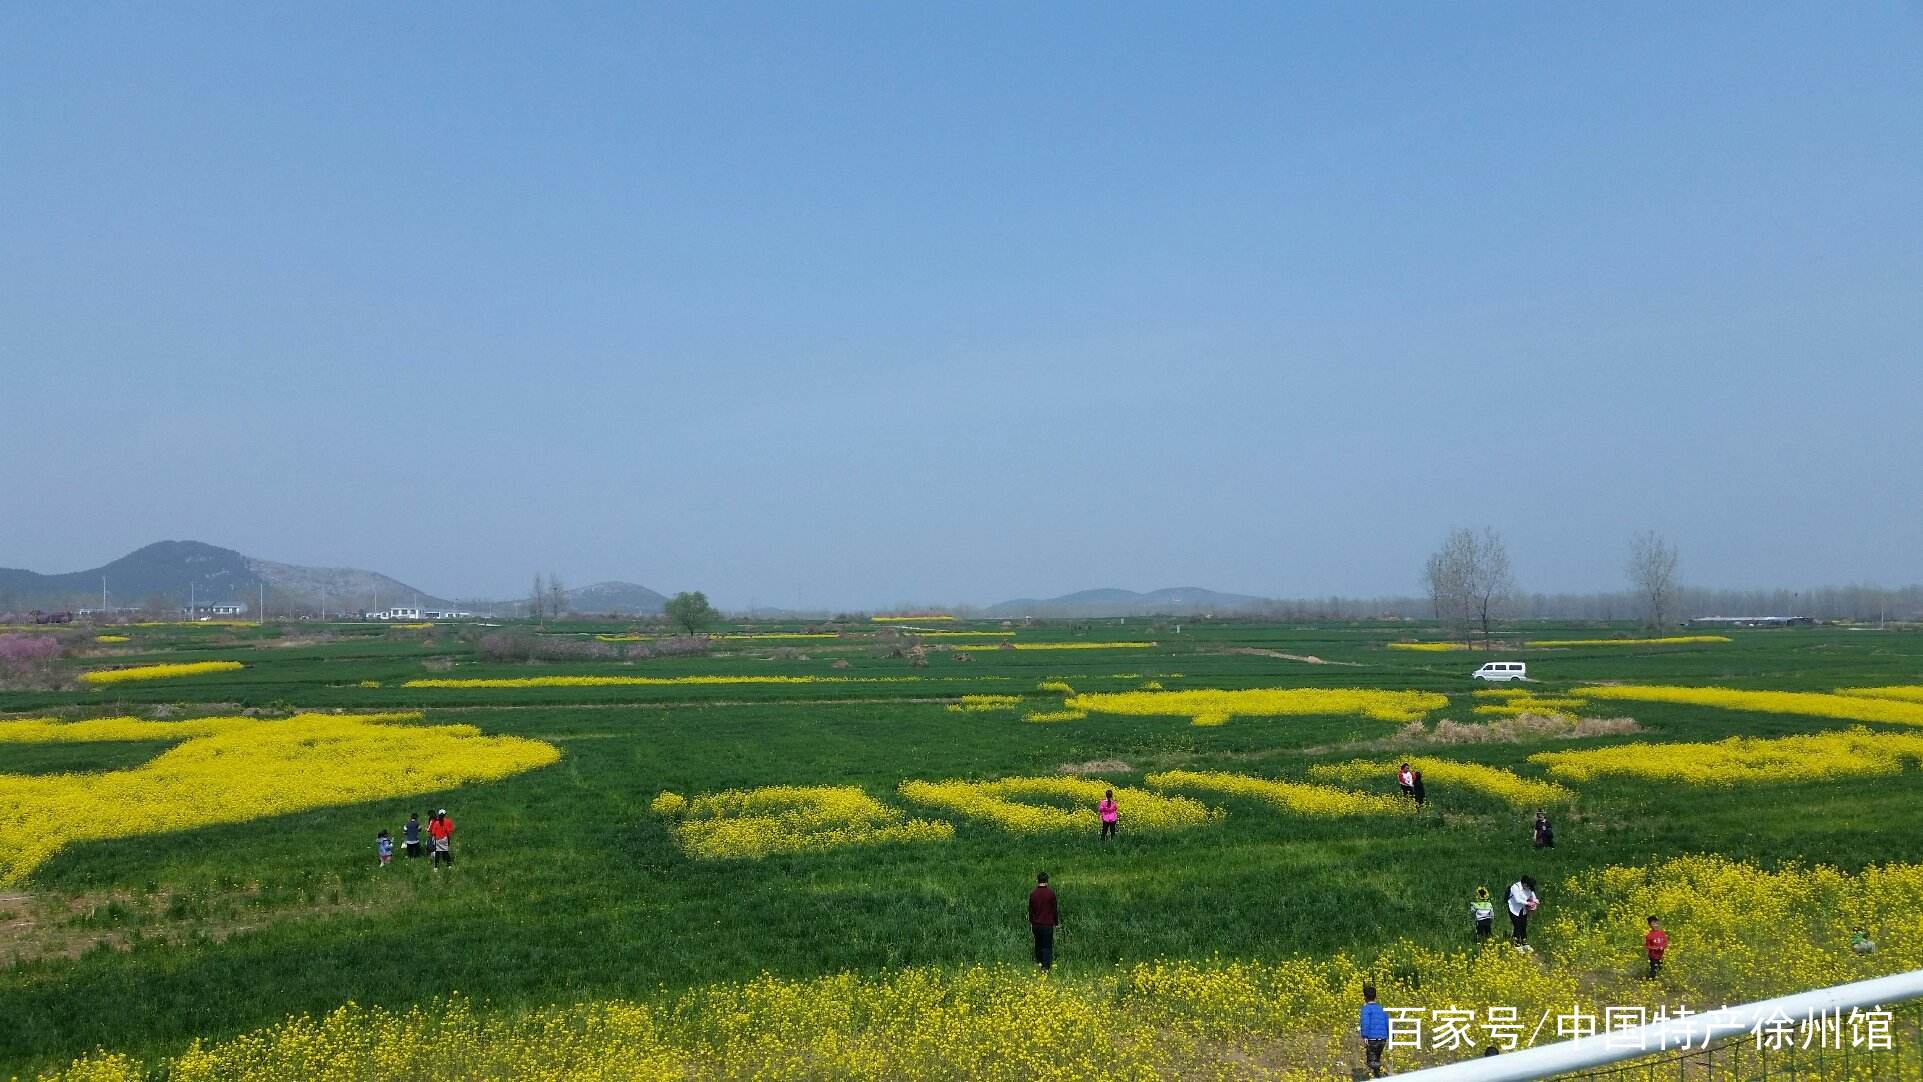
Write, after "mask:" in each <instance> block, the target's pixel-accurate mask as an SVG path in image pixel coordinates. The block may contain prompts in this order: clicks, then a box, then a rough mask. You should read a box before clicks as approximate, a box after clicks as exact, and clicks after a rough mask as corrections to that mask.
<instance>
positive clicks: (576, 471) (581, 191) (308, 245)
mask: <svg viewBox="0 0 1923 1082" xmlns="http://www.w3.org/2000/svg"><path fill="white" fill-rule="evenodd" d="M1920 11H1923V9H1919V8H1917V7H1916V6H1915V5H1907V6H1897V5H1892V6H1870V5H1858V6H1845V7H1842V8H1797V7H1784V8H1757V7H1754V6H1742V5H1727V6H1712V7H1696V8H1688V9H1682V10H1672V9H1667V8H1662V7H1656V6H1648V7H1636V8H1611V9H1584V8H1574V7H1567V8H1544V7H1535V6H1526V5H1512V6H1495V7H1485V8H1470V9H1456V10H1436V11H1416V10H1394V9H1356V8H1347V7H1343V8H1337V7H1328V8H1293V9H1254V10H1240V11H1215V10H1201V11H1196V10H1173V9H1169V10H1164V9H1149V10H1143V9H1116V8H1114V7H1110V6H1097V5H1068V6H1061V7H1054V8H1048V9H1043V10H1032V9H1027V8H1023V7H1019V6H1013V5H1008V6H996V7H989V8H984V9H968V10H954V11H944V10H910V9H900V10H883V11H879V12H876V11H868V10H862V9H857V8H852V7H839V6H825V7H810V8H802V9H784V8H761V7H750V6H730V5H699V6H665V7H660V8H650V9H646V10H632V9H628V8H624V7H614V6H609V7H585V6H583V7H572V8H566V9H554V10H541V11H528V12H519V11H511V10H502V9H479V10H474V11H462V12H459V13H455V14H454V15H453V16H452V17H450V14H449V13H447V12H444V11H439V10H430V9H379V10H363V11H360V12H358V13H357V15H356V17H355V18H353V19H342V18H339V12H338V11H327V10H310V9H300V8H292V7H280V6H271V5H270V6H265V7H256V8H246V9H233V8H223V7H212V6H210V7H204V8H198V9H182V8H168V9H159V8H147V7H140V6H133V5H105V4H103V5H97V6H88V7H47V6H28V5H20V6H15V7H12V8H8V9H5V10H0V131H4V132H6V133H7V134H6V138H4V139H0V238H3V240H0V244H4V249H0V250H4V251H5V252H6V255H7V258H5V259H0V401H4V403H5V406H6V409H5V416H6V418H7V420H8V422H9V427H10V428H11V429H12V433H13V438H12V439H11V440H10V442H9V453H8V454H7V455H5V456H0V492H5V493H6V494H7V497H8V501H7V504H8V507H7V514H6V516H5V518H4V524H3V525H0V565H4V566H10V567H21V568H27V569H30V570H34V571H39V572H43V573H58V572H66V571H74V570H81V569H85V568H89V567H94V566H98V565H100V564H103V563H106V562H108V561H111V560H113V559H115V558H117V557H119V556H122V555H125V554H126V553H127V552H129V551H132V550H133V549H135V548H138V547H140V546H141V545H145V544H148V543H150V542H153V541H157V540H162V539H170V538H171V539H194V540H201V541H205V542H208V543H210V544H215V545H221V546H223V547H230V548H234V549H237V550H239V551H241V552H243V553H246V554H247V555H249V556H254V557H257V558H262V559H268V560H274V561H279V562H285V563H294V564H306V565H318V566H345V567H359V568H365V569H368V570H373V571H378V572H382V573H385V574H388V575H392V576H394V577H396V578H398V579H401V580H402V581H405V582H407V583H409V584H411V585H414V586H417V587H419V588H421V589H423V590H426V591H429V592H432V593H436V594H443V596H458V597H465V598H474V597H495V598H509V597H516V596H519V595H521V594H522V593H524V592H525V591H526V589H527V585H528V580H529V579H530V578H531V576H532V575H533V574H535V573H537V572H539V573H543V574H545V573H548V572H553V573H556V574H558V575H560V576H561V577H562V578H563V579H564V580H565V581H566V582H567V583H568V584H570V585H575V586H582V585H588V584H590V583H593V582H598V581H603V580H625V581H631V582H637V583H641V584H644V585H647V586H650V587H653V588H655V589H658V590H662V591H664V592H670V593H671V592H674V591H675V590H680V589H702V590H705V591H706V592H707V593H708V594H709V596H710V597H711V598H713V599H714V600H715V601H716V602H717V604H721V605H723V606H726V607H730V608H741V607H745V606H747V605H748V604H749V603H750V602H751V601H752V602H757V603H759V604H761V605H763V606H770V607H776V606H779V607H789V608H810V609H813V608H831V609H832V608H863V607H865V608H874V607H883V606H888V605H892V604H894V603H896V602H899V601H903V600H914V601H922V602H931V603H933V602H942V603H957V604H987V603H992V602H995V601H1000V600H1005V599H1008V598H1014V597H1024V596H1027V597H1047V596H1053V595H1057V594H1062V593H1067V592H1072V591H1076V590H1081V589H1087V588H1092V587H1103V586H1118V587H1122V588H1126V589H1133V590H1151V589H1157V588H1161V587H1169V586H1183V585H1197V586H1203V587H1207V588H1210V589H1215V590H1221V591H1225V592H1233V593H1245V594H1254V595H1259V596H1268V597H1284V598H1292V597H1314V596H1326V595H1343V596H1348V597H1376V596H1390V595H1413V594H1417V593H1419V592H1420V590H1421V584H1420V581H1419V575H1420V570H1421V566H1422V560H1423V558H1424V556H1426V555H1427V554H1428V553H1429V552H1430V551H1431V550H1433V549H1434V548H1435V547H1436V546H1437V544H1438V543H1439V542H1440V541H1441V540H1442V538H1443V535H1444V534H1445V533H1446V532H1447V531H1448V530H1449V529H1450V528H1451V527H1454V526H1481V525H1484V524H1487V525H1491V526H1493V527H1495V528H1496V529H1497V530H1499V531H1500V532H1501V533H1502V534H1503V535H1504V537H1505V538H1506V539H1507V541H1508V545H1509V549H1510V552H1511V554H1512V556H1513V557H1514V560H1515V569H1516V578H1517V580H1518V582H1519V584H1520V585H1521V586H1522V587H1523V588H1524V589H1527V590H1531V591H1542V592H1592V591H1603V590H1617V589H1620V588H1621V587H1622V585H1623V581H1622V580H1623V574H1622V566H1623V561H1624V558H1625V556H1626V554H1627V550H1628V546H1629V542H1630V538H1631V536H1632V535H1633V534H1635V533H1636V532H1637V531H1640V530H1644V529H1655V530H1658V531H1660V532H1662V533H1663V534H1664V535H1666V536H1667V537H1669V538H1670V539H1671V540H1672V541H1674V542H1675V543H1676V545H1677V546H1678V547H1679V548H1680V550H1681V553H1682V569H1681V577H1682V579H1683V580H1684V581H1685V582H1686V583H1689V584H1692V585H1702V586H1711V587H1725V588H1772V587H1777V586H1784V587H1788V588H1796V587H1799V586H1804V587H1808V586H1821V585H1831V584H1834V585H1843V584H1848V583H1852V582H1869V583H1881V584H1884V585H1889V586H1899V585H1905V584H1911V583H1917V582H1923V507H1920V506H1919V502H1918V500H1917V498H1916V495H1915V494H1916V493H1917V492H1918V491H1920V490H1923V453H1919V451H1918V449H1917V441H1916V430H1917V426H1916V418H1915V414H1916V408H1917V403H1918V402H1919V401H1923V348H1920V347H1923V303H1919V298H1923V215H1919V214H1917V213H1916V195H1917V193H1918V192H1919V191H1923V49H1920V48H1919V46H1923V14H1919V12H1920Z"/></svg>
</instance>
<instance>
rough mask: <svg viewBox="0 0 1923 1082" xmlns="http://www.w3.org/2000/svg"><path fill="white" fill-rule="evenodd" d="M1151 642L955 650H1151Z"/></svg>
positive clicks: (1028, 644) (1038, 644) (994, 645)
mask: <svg viewBox="0 0 1923 1082" xmlns="http://www.w3.org/2000/svg"><path fill="white" fill-rule="evenodd" d="M1154 647H1155V644H1154V643H1152V642H985V643H982V644H980V645H978V646H977V645H966V646H958V647H956V649H957V650H1010V649H1013V650H1151V649H1154Z"/></svg>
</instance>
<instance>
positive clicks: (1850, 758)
mask: <svg viewBox="0 0 1923 1082" xmlns="http://www.w3.org/2000/svg"><path fill="white" fill-rule="evenodd" d="M1529 761H1530V762H1532V763H1541V764H1542V765H1544V766H1546V767H1548V768H1549V772H1550V773H1552V774H1554V775H1556V776H1557V777H1561V778H1567V779H1569V780H1570V781H1575V782H1586V781H1590V780H1592V779H1595V778H1599V777H1603V776H1614V777H1628V778H1644V779H1650V780H1656V781H1680V782H1684V783H1686V784H1689V785H1700V786H1708V787H1713V788H1727V787H1729V786H1733V785H1748V784H1752V783H1759V782H1762V783H1767V782H1796V781H1826V780H1830V779H1834V778H1848V777H1863V776H1866V775H1876V774H1896V773H1900V772H1901V771H1902V769H1903V764H1904V763H1906V762H1912V763H1913V762H1923V733H1905V732H1887V731H1876V732H1872V731H1870V730H1868V729H1865V728H1862V727H1861V726H1858V727H1856V728H1852V729H1845V730H1841V731H1837V732H1827V733H1810V734H1805V735H1796V736H1779V737H1747V736H1732V737H1730V738H1729V739H1728V740H1719V741H1716V742H1715V743H1699V744H1649V743H1643V742H1640V741H1639V742H1637V743H1633V744H1616V745H1613V746H1610V747H1606V748H1587V749H1584V750H1580V751H1545V752H1539V753H1537V754H1535V755H1531V756H1530V757H1529Z"/></svg>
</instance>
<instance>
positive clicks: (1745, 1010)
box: [1396, 969, 1923, 1082]
mask: <svg viewBox="0 0 1923 1082" xmlns="http://www.w3.org/2000/svg"><path fill="white" fill-rule="evenodd" d="M1919 998H1923V969H1919V970H1915V971H1913V972H1909V973H1898V974H1895V975H1893V976H1889V977H1878V978H1876V979H1874V980H1867V981H1856V982H1853V983H1851V984H1839V985H1836V986H1835V987H1832V988H1818V989H1814V990H1812V991H1808V992H1798V993H1796V994H1795V995H1789V996H1779V997H1778V998H1776V999H1765V1000H1762V1001H1760V1002H1757V1003H1745V1004H1743V1005H1742V1006H1740V1007H1727V1008H1723V1009H1720V1010H1713V1011H1704V1012H1703V1013H1701V1014H1692V1015H1689V1016H1687V1017H1684V1018H1671V1019H1667V1020H1664V1021H1660V1022H1651V1023H1649V1024H1648V1025H1645V1026H1639V1027H1636V1028H1634V1029H1624V1030H1616V1031H1614V1032H1612V1033H1609V1034H1607V1035H1605V1034H1597V1035H1595V1036H1592V1037H1578V1038H1576V1039H1575V1040H1572V1041H1561V1042H1558V1043H1556V1044H1547V1045H1542V1046H1540V1047H1536V1048H1525V1049H1522V1050H1521V1051H1518V1052H1508V1053H1504V1054H1503V1055H1500V1056H1490V1057H1488V1058H1486V1059H1473V1060H1467V1061H1465V1062H1462V1063H1451V1064H1449V1065H1448V1066H1446V1067H1427V1068H1424V1069H1422V1070H1419V1071H1410V1072H1408V1073H1406V1074H1400V1075H1397V1076H1396V1077H1397V1078H1402V1079H1420V1080H1421V1082H1535V1080H1536V1079H1542V1078H1553V1077H1555V1076H1556V1075H1559V1074H1565V1073H1568V1072H1570V1071H1580V1070H1584V1069H1586V1068H1590V1067H1601V1066H1603V1065H1604V1064H1609V1063H1620V1062H1622V1061H1623V1060H1629V1059H1640V1058H1642V1057H1644V1056H1653V1055H1656V1054H1657V1053H1660V1052H1666V1051H1670V1050H1673V1049H1686V1048H1701V1047H1705V1046H1707V1045H1708V1044H1709V1043H1711V1042H1713V1041H1717V1040H1722V1039H1726V1038H1728V1037H1730V1036H1732V1035H1735V1034H1739V1033H1748V1032H1750V1031H1751V1030H1752V1029H1754V1028H1755V1027H1756V1026H1758V1025H1759V1024H1761V1023H1766V1022H1769V1021H1770V1020H1771V1019H1775V1018H1779V1017H1780V1018H1791V1019H1802V1018H1819V1017H1823V1016H1825V1015H1828V1014H1833V1013H1835V1012H1838V1011H1848V1010H1851V1009H1861V1008H1866V1007H1882V1006H1890V1005H1894V1004H1897V1003H1903V1002H1905V1001H1908V1000H1913V999H1919Z"/></svg>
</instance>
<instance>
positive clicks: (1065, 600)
mask: <svg viewBox="0 0 1923 1082" xmlns="http://www.w3.org/2000/svg"><path fill="white" fill-rule="evenodd" d="M1267 603H1268V599H1267V598H1260V597H1251V596H1249V595H1248V594H1225V593H1220V592H1218V591H1215V590H1205V589H1203V588H1202V587H1200V586H1170V587H1166V588H1164V589H1160V590H1150V591H1148V592H1147V593H1138V592H1136V591H1134V590H1121V589H1116V588H1114V587H1105V588H1101V589H1095V590H1081V591H1078V592H1076V593H1072V594H1063V595H1062V596H1060V597H1051V598H1040V599H1038V598H1032V597H1021V598H1016V599H1015V600H1013V601H1004V602H1002V603H1000V604H998V605H990V606H989V607H988V608H987V610H986V613H987V615H989V616H1000V617H1009V616H1037V617H1076V616H1148V615H1164V614H1166V615H1169V616H1186V615H1191V614H1199V613H1230V612H1241V611H1246V610H1248V609H1255V608H1261V607H1263V606H1264V605H1266V604H1267Z"/></svg>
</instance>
